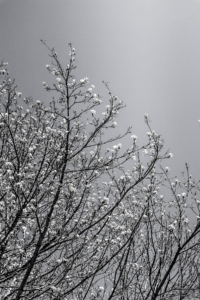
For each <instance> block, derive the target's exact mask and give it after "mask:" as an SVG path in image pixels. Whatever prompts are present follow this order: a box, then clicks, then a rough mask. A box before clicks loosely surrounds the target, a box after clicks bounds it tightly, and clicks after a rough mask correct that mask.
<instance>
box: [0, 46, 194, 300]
mask: <svg viewBox="0 0 200 300" xmlns="http://www.w3.org/2000/svg"><path fill="white" fill-rule="evenodd" d="M43 43H44V42H43ZM44 44H45V43H44ZM45 45H46V44H45ZM46 47H47V48H48V46H46ZM69 47H70V61H69V64H68V65H67V66H66V67H65V68H64V67H62V65H61V63H60V61H59V59H58V55H57V53H56V52H55V50H54V49H50V48H48V49H49V51H50V57H51V59H52V66H50V65H46V68H47V70H48V71H49V73H51V74H53V75H54V76H56V80H57V83H54V84H53V85H52V86H48V85H47V84H46V83H45V82H43V87H44V88H45V89H46V90H47V91H48V92H51V91H52V92H55V93H56V95H57V96H56V100H55V98H53V99H52V101H51V102H49V104H48V105H47V106H45V104H44V103H42V102H41V101H39V100H37V101H36V102H34V101H33V99H31V98H23V101H24V106H25V105H26V106H27V108H23V106H20V105H19V101H21V99H22V95H21V93H20V92H17V90H16V89H17V87H16V86H15V82H14V81H13V80H11V79H10V77H9V72H8V70H7V67H6V65H7V63H6V62H2V63H1V65H0V77H1V85H0V105H1V110H0V177H1V181H0V184H1V189H0V224H1V228H0V264H1V265H0V294H1V299H4V300H10V299H15V300H19V299H26V300H31V299H41V300H42V299H45V300H46V299H48V300H50V299H60V300H64V299H65V300H66V299H67V300H68V299H70V300H71V299H73V300H75V299H77V300H78V299H79V300H83V299H109V300H110V299H115V300H117V299H120V300H122V299H124V300H129V299H130V300H132V299H134V300H136V299H137V300H139V299H141V300H144V299H151V300H153V299H191V298H192V299H195V297H197V298H198V299H199V294H198V292H199V289H200V283H199V280H200V278H199V258H200V256H199V241H200V240H199V232H200V224H199V223H197V225H196V226H195V227H194V226H192V225H191V223H190V222H189V220H188V218H187V213H188V212H189V211H190V212H189V213H190V214H191V212H192V213H193V214H194V215H195V218H196V216H197V217H198V216H199V215H200V211H199V208H200V207H199V204H200V201H199V200H198V199H197V198H198V191H199V186H198V182H197V183H195V181H194V180H192V178H191V176H190V175H189V168H188V166H187V165H186V175H185V176H186V177H185V178H184V182H183V183H181V182H180V181H179V180H178V179H177V178H175V179H174V178H172V179H171V178H170V176H169V168H164V167H162V166H160V167H159V166H158V164H159V162H160V163H161V162H162V160H163V159H167V158H170V157H171V156H172V154H170V153H168V151H166V152H165V151H164V146H163V145H164V142H163V140H162V139H161V137H160V135H158V134H156V133H155V132H154V131H152V130H151V127H150V124H149V118H148V115H147V114H145V116H144V121H145V122H146V125H147V127H148V132H147V136H148V141H147V143H146V145H144V146H142V147H139V146H138V145H137V137H136V136H135V135H131V139H130V141H131V142H130V147H129V148H128V149H126V150H125V151H122V145H121V143H119V141H121V139H123V138H124V136H126V135H129V134H131V129H130V128H128V130H127V131H126V132H125V133H124V135H119V134H116V136H114V134H113V132H114V131H115V127H116V126H117V123H116V122H115V119H116V117H117V114H118V112H119V111H120V110H121V109H122V108H123V103H122V102H121V101H119V100H118V98H117V97H116V96H114V95H112V93H111V91H110V89H109V87H108V85H107V84H106V83H105V87H106V89H107V91H108V95H109V96H108V98H109V99H108V104H107V105H106V107H105V108H106V109H105V112H103V114H102V115H100V114H99V113H98V112H96V110H95V109H96V107H98V106H100V107H101V106H102V100H100V97H99V95H96V94H93V89H94V86H91V87H89V88H86V85H87V83H88V78H87V77H85V78H84V79H81V80H80V81H76V79H75V77H74V76H73V71H74V69H75V65H74V61H75V49H74V48H73V47H72V45H71V44H69ZM19 98H21V99H19ZM107 132H108V133H109V132H110V135H111V137H108V134H107ZM105 133H106V134H105ZM141 161H143V163H142V162H141ZM127 168H129V170H128V169H127ZM161 192H162V193H165V197H164V196H162V195H161V194H160V193H161ZM165 199H166V200H165ZM191 199H192V200H193V202H191ZM188 200H190V201H188ZM170 206H171V207H172V209H171V208H170ZM198 218H199V217H198ZM197 220H198V219H197Z"/></svg>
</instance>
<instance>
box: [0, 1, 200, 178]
mask: <svg viewBox="0 0 200 300" xmlns="http://www.w3.org/2000/svg"><path fill="white" fill-rule="evenodd" d="M199 16H200V0H162V1H160V0H123V1H122V0H101V1H97V0H96V1H94V0H84V1H82V0H76V1H72V0H59V1H55V0H42V1H41V0H34V1H32V0H17V1H16V0H6V1H0V59H4V60H6V61H8V62H9V70H10V74H11V77H14V78H16V83H17V84H18V90H19V91H21V92H23V96H24V97H25V96H33V97H34V98H35V100H37V99H40V100H44V101H46V102H47V103H48V100H49V96H50V95H49V94H47V93H45V92H44V91H43V89H42V86H41V83H42V81H46V82H48V81H49V80H50V78H49V75H48V73H47V72H46V70H45V67H44V65H45V64H46V63H49V62H50V60H49V57H48V52H47V51H46V49H45V48H44V46H43V45H42V44H41V43H40V41H39V40H40V39H41V38H42V39H44V40H46V42H47V44H48V45H49V46H50V47H54V46H55V47H56V49H57V52H58V54H59V56H60V58H61V60H62V61H63V63H65V62H67V60H68V58H69V56H68V50H69V49H68V47H67V44H68V43H69V42H71V43H73V46H74V47H75V48H76V50H77V51H76V52H77V57H76V59H77V65H78V70H77V74H78V77H79V78H82V77H83V76H84V77H85V76H87V77H89V79H90V84H94V85H95V86H96V93H100V94H101V95H102V97H103V98H104V99H105V98H106V96H107V93H106V92H105V89H104V87H103V85H102V83H101V82H102V80H105V81H108V82H109V83H110V88H111V90H112V92H113V93H114V94H116V95H117V96H119V98H120V99H121V100H123V101H124V102H125V104H126V105H127V107H126V109H124V111H123V113H121V115H120V116H119V118H118V120H117V122H118V126H119V128H120V131H121V130H122V129H124V130H125V129H126V128H127V127H128V126H132V127H133V133H134V134H136V135H137V136H138V137H139V139H138V142H140V143H142V142H143V141H144V140H145V139H146V132H147V131H148V130H147V128H146V126H145V124H144V122H143V115H144V113H148V114H149V117H150V119H151V120H152V123H151V126H152V128H153V129H154V130H155V131H156V132H158V133H159V134H161V135H162V136H163V137H164V139H165V141H166V148H167V149H168V148H169V149H170V152H172V153H173V154H174V157H173V158H172V159H171V161H170V162H169V161H166V162H164V164H165V165H168V166H170V168H171V169H172V173H173V174H178V175H179V174H180V172H181V171H182V170H183V169H184V163H185V162H188V163H189V165H190V166H191V173H192V174H193V175H194V176H196V178H199V177H200V176H199V169H200V168H199V167H200V151H199V148H200V138H199V137H200V125H199V124H198V123H197V120H198V119H200V18H199ZM146 140H147V139H146ZM124 147H125V145H124Z"/></svg>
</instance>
